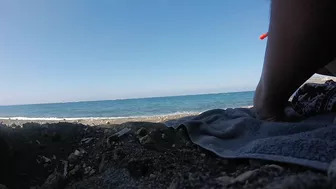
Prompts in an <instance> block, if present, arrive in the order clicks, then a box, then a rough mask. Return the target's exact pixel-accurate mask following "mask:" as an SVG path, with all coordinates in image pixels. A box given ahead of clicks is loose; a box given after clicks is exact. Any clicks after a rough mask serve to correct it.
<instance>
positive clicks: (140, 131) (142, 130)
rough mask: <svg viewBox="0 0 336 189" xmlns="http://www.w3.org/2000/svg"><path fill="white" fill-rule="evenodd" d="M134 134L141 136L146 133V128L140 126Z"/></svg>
mask: <svg viewBox="0 0 336 189" xmlns="http://www.w3.org/2000/svg"><path fill="white" fill-rule="evenodd" d="M136 134H137V135H138V136H139V137H143V136H145V135H147V134H148V132H147V130H146V129H145V128H143V127H142V128H140V129H138V130H137V132H136Z"/></svg>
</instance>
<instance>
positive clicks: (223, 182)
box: [215, 176, 233, 187]
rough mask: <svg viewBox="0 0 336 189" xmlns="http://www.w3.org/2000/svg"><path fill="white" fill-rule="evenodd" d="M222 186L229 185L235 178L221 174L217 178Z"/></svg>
mask: <svg viewBox="0 0 336 189" xmlns="http://www.w3.org/2000/svg"><path fill="white" fill-rule="evenodd" d="M215 180H216V181H217V182H218V183H219V184H220V185H221V186H223V187H227V186H228V185H229V184H230V183H231V182H232V180H233V178H232V177H229V176H221V177H218V178H216V179H215Z"/></svg>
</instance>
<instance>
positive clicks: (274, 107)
mask: <svg viewBox="0 0 336 189" xmlns="http://www.w3.org/2000/svg"><path fill="white" fill-rule="evenodd" d="M335 4H336V1H334V0H272V3H271V18H270V26H269V36H268V42H267V48H266V54H265V60H264V65H263V70H262V75H261V78H260V81H259V84H258V86H257V89H256V93H255V98H254V107H255V110H256V113H257V115H258V117H259V118H260V119H266V120H279V119H282V116H283V115H284V108H285V105H286V103H287V101H288V99H289V97H290V96H291V95H292V94H293V92H295V90H296V89H297V88H298V87H300V85H301V84H303V83H304V82H305V81H306V80H307V79H308V78H309V77H311V76H312V75H313V74H314V73H316V72H317V71H318V70H319V69H321V68H323V67H324V66H325V65H326V64H327V63H329V62H330V61H332V59H333V58H334V57H335V47H333V45H336V43H335V38H336V37H335V35H336V33H335V31H336V30H335V26H336V9H335V8H336V6H335Z"/></svg>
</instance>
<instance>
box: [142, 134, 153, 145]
mask: <svg viewBox="0 0 336 189" xmlns="http://www.w3.org/2000/svg"><path fill="white" fill-rule="evenodd" d="M139 142H140V143H141V144H142V145H148V144H154V143H155V141H154V140H153V139H152V137H150V136H149V135H146V136H143V137H141V138H139Z"/></svg>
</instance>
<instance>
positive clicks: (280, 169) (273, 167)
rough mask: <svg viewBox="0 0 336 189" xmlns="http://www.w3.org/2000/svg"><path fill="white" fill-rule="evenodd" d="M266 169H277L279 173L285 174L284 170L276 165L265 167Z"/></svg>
mask: <svg viewBox="0 0 336 189" xmlns="http://www.w3.org/2000/svg"><path fill="white" fill-rule="evenodd" d="M265 168H271V169H275V170H277V171H278V172H279V173H282V172H284V170H285V169H284V168H283V167H281V166H279V165H275V164H271V165H265Z"/></svg>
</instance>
